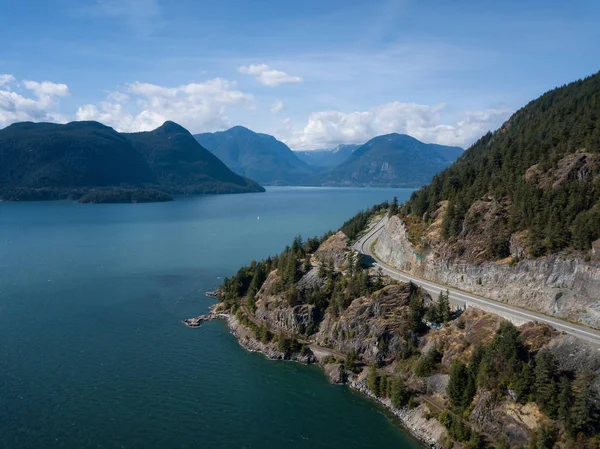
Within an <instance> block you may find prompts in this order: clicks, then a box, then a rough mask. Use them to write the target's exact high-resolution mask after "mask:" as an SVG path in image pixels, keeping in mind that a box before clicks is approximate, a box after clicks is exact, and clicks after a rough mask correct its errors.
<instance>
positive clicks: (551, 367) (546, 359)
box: [535, 351, 557, 417]
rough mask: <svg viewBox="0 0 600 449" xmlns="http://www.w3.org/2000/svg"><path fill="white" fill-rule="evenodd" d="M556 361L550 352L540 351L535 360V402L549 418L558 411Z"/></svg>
mask: <svg viewBox="0 0 600 449" xmlns="http://www.w3.org/2000/svg"><path fill="white" fill-rule="evenodd" d="M556 374H557V367H556V360H555V359H554V356H553V355H552V354H551V353H550V352H548V351H540V352H539V353H538V354H537V356H536V358H535V402H537V404H538V405H539V406H540V407H541V408H542V410H544V411H545V412H546V413H547V414H548V415H549V416H551V417H553V416H555V414H556V411H557V404H556Z"/></svg>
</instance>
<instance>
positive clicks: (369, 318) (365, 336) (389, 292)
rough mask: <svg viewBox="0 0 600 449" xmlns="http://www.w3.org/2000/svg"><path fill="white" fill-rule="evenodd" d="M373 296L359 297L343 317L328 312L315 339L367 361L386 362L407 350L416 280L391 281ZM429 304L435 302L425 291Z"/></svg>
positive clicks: (427, 303)
mask: <svg viewBox="0 0 600 449" xmlns="http://www.w3.org/2000/svg"><path fill="white" fill-rule="evenodd" d="M377 293H378V294H375V295H373V296H372V297H368V298H366V297H362V298H358V299H355V300H354V301H353V302H352V303H351V304H350V306H349V307H348V308H347V309H346V310H345V311H344V313H343V314H342V315H341V316H340V317H333V316H331V315H326V316H325V318H324V320H323V322H322V323H321V325H320V328H319V332H318V333H317V334H316V336H315V340H316V342H317V343H319V344H323V345H327V344H328V345H330V346H333V347H334V348H336V349H337V350H339V351H341V352H343V353H346V354H348V353H350V351H356V353H357V354H360V355H361V357H362V359H363V360H364V361H365V362H367V363H377V364H380V363H383V362H384V361H385V360H386V359H390V358H392V357H394V356H395V355H396V354H398V353H401V352H404V351H406V349H407V348H406V341H405V340H404V338H402V336H403V335H405V334H406V331H407V326H408V320H407V319H406V316H407V314H408V304H409V302H410V300H411V298H412V297H413V296H414V295H415V294H416V293H417V287H416V286H415V285H414V284H403V285H390V286H388V287H385V288H384V289H383V290H381V291H380V292H377ZM423 296H424V297H425V299H424V301H425V304H426V305H429V304H430V303H431V298H430V297H429V295H427V294H426V293H424V295H423Z"/></svg>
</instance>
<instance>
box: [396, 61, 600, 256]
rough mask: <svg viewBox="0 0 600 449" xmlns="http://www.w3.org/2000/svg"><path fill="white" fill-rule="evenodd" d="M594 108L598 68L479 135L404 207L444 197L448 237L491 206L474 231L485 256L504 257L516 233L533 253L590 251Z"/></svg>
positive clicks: (419, 207)
mask: <svg viewBox="0 0 600 449" xmlns="http://www.w3.org/2000/svg"><path fill="white" fill-rule="evenodd" d="M599 105H600V72H599V73H597V74H595V75H593V76H590V77H588V78H586V79H584V80H579V81H576V82H574V83H571V84H569V85H566V86H563V87H560V88H557V89H554V90H551V91H549V92H547V93H545V94H544V95H542V96H541V97H540V98H538V99H537V100H534V101H532V102H531V103H529V104H528V105H526V106H525V107H524V108H522V109H521V110H519V111H517V112H516V113H515V114H514V115H513V116H512V117H510V119H509V120H508V121H507V122H506V123H505V124H504V125H503V126H502V127H501V128H500V129H499V130H497V131H496V132H494V133H488V134H486V135H485V136H483V137H482V138H481V139H480V140H479V141H478V142H476V143H475V144H474V145H473V146H472V147H471V148H469V149H468V150H467V151H466V152H465V154H464V156H463V157H462V158H460V159H459V160H458V161H457V163H455V164H454V165H453V166H452V167H450V168H448V169H447V170H446V171H444V172H443V173H441V174H440V175H439V176H436V177H435V178H434V179H433V181H432V183H431V184H430V185H429V186H427V187H425V188H423V189H422V190H420V191H418V192H417V193H415V194H414V195H413V197H412V198H411V200H410V201H409V202H408V203H407V204H406V206H405V210H406V211H407V212H408V213H410V214H412V215H415V216H423V214H424V213H429V214H430V215H431V214H433V213H435V211H436V210H437V209H438V208H439V207H440V202H441V201H443V200H446V201H448V203H447V211H446V213H445V219H444V227H443V234H444V236H445V238H446V239H448V240H451V239H456V238H461V237H462V236H463V234H464V232H465V231H466V229H467V228H466V226H467V225H470V224H473V223H472V222H474V221H475V222H476V221H477V220H476V218H475V217H473V216H472V214H473V213H474V211H475V209H477V208H481V209H483V210H486V209H488V210H489V209H490V208H493V209H495V213H494V216H493V217H488V218H489V220H488V222H487V223H486V224H485V226H483V223H480V225H482V226H478V227H477V228H476V229H474V232H475V235H477V236H479V237H485V239H486V240H488V243H489V248H488V250H487V251H486V256H487V257H489V258H502V257H505V256H507V255H508V254H509V253H510V246H511V243H510V240H511V236H515V234H517V233H524V234H521V235H520V237H521V239H522V240H523V245H524V247H525V250H526V252H527V254H529V255H530V256H533V257H537V256H540V255H542V254H545V253H553V252H556V251H558V250H560V249H562V248H566V247H569V246H571V247H574V248H577V249H589V248H591V245H592V242H593V241H594V240H596V239H597V238H598V237H600V225H599V223H600V113H599V111H600V110H599ZM468 228H470V226H468ZM513 240H514V239H513Z"/></svg>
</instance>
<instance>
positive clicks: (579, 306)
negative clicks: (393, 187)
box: [374, 216, 600, 328]
mask: <svg viewBox="0 0 600 449" xmlns="http://www.w3.org/2000/svg"><path fill="white" fill-rule="evenodd" d="M409 231H410V230H409V228H408V226H407V225H406V224H405V223H404V222H403V221H402V220H401V219H400V218H399V217H397V216H394V217H391V219H390V220H389V221H388V223H387V225H386V226H385V228H384V230H383V232H382V234H381V236H380V237H379V239H378V241H377V243H376V244H375V248H374V249H375V253H376V254H377V255H378V256H379V257H380V258H381V259H382V260H384V261H385V262H387V263H389V264H390V265H393V266H395V267H397V268H399V269H401V270H404V271H407V272H410V273H412V274H415V275H418V276H421V277H424V278H427V279H431V280H433V281H436V282H438V283H442V284H446V285H450V286H453V287H456V288H459V289H462V290H467V291H470V292H473V293H476V294H479V295H482V296H485V297H488V298H493V299H497V300H500V301H505V302H508V303H510V304H514V305H517V306H520V307H525V308H528V309H531V310H535V311H538V312H542V313H545V314H548V315H554V316H557V317H561V318H566V319H568V320H571V321H576V322H580V323H583V324H586V325H588V326H592V327H595V328H600V251H598V250H596V251H595V252H593V253H592V257H591V258H590V259H589V260H584V258H583V257H581V256H580V255H579V254H577V253H575V252H571V253H567V252H563V253H559V254H555V255H551V256H545V257H539V258H537V259H523V258H522V256H523V253H522V249H521V246H520V244H519V241H518V239H515V238H513V240H512V241H511V248H510V249H511V257H510V258H508V259H503V260H499V261H485V260H482V261H479V260H477V258H476V257H473V256H474V255H473V254H469V253H468V251H469V249H468V248H473V247H474V246H475V245H465V246H466V247H467V250H466V251H465V247H463V250H462V251H463V252H462V254H461V255H459V254H460V252H461V251H460V250H459V251H458V252H456V251H452V250H450V247H449V245H448V244H446V243H444V242H443V241H442V240H441V239H438V238H436V229H435V226H433V229H431V230H430V233H429V234H428V235H427V236H424V237H423V239H424V240H425V242H426V243H425V244H420V245H418V246H417V245H414V244H413V243H412V242H411V241H410V239H409ZM467 239H468V236H467V237H466V238H465V241H468V240H467ZM419 243H421V242H419ZM597 247H598V244H595V245H594V248H597ZM471 251H472V250H471Z"/></svg>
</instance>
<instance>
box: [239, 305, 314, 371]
mask: <svg viewBox="0 0 600 449" xmlns="http://www.w3.org/2000/svg"><path fill="white" fill-rule="evenodd" d="M227 324H228V325H229V329H231V332H232V333H233V334H234V335H235V336H236V337H237V339H238V342H239V343H240V345H242V346H243V347H244V348H246V349H247V350H248V351H250V352H260V353H262V354H264V355H265V356H267V358H269V359H271V360H293V361H296V362H300V363H305V364H307V363H315V362H316V361H317V359H316V358H315V356H314V354H313V353H312V352H311V351H310V350H307V351H306V352H305V354H304V355H303V354H301V353H299V352H292V353H289V352H282V351H281V350H279V348H278V347H277V345H275V344H273V343H262V342H260V341H258V340H257V339H256V338H255V336H254V334H253V332H252V330H250V329H249V328H247V327H245V326H243V325H242V324H241V323H240V322H239V321H238V319H237V318H236V317H235V316H234V315H228V316H227Z"/></svg>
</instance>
